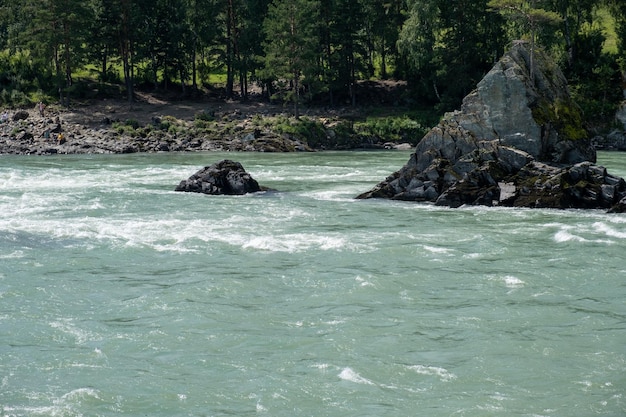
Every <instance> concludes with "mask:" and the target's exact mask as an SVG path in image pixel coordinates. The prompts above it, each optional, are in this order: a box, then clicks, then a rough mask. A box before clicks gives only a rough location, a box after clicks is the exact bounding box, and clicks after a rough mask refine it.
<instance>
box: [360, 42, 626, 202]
mask: <svg viewBox="0 0 626 417" xmlns="http://www.w3.org/2000/svg"><path fill="white" fill-rule="evenodd" d="M529 54H530V52H529V51H528V50H527V49H526V48H525V46H524V45H523V44H519V45H516V46H514V47H513V48H512V49H511V50H510V51H509V52H507V53H506V54H505V55H504V57H503V58H502V59H501V60H500V61H499V62H498V63H497V64H496V65H495V66H494V67H493V69H492V70H491V71H490V72H489V73H488V74H487V75H486V76H485V77H484V78H483V79H482V80H481V81H480V82H479V83H478V86H477V88H476V90H474V91H473V92H472V93H470V94H469V95H468V96H466V97H465V99H464V100H463V104H462V106H461V109H460V110H457V111H454V112H451V113H447V114H446V115H445V116H444V117H443V119H442V120H441V122H440V123H439V125H437V126H436V127H434V128H433V129H431V131H430V132H429V133H427V134H426V136H424V138H422V140H421V141H420V142H419V143H418V145H417V147H416V149H415V152H414V153H413V154H412V155H411V157H410V159H409V161H408V162H407V164H406V165H405V166H404V167H402V168H401V169H400V170H399V171H397V172H395V173H394V174H392V175H391V176H389V177H388V178H387V179H385V180H384V181H382V182H381V183H379V184H378V185H377V186H375V187H374V188H373V189H372V190H370V191H368V192H365V193H363V194H361V195H359V196H358V197H357V198H390V199H397V200H408V201H428V202H434V203H435V204H437V205H442V206H449V207H459V206H461V205H464V204H470V205H488V206H489V205H497V204H500V205H507V206H521V207H555V208H572V207H580V208H610V207H613V206H614V205H616V204H617V203H618V202H619V201H620V200H622V199H623V198H624V197H626V183H624V180H622V179H621V178H617V177H614V176H611V175H609V174H608V173H607V172H606V170H605V169H604V168H603V167H598V166H596V165H594V162H595V161H596V153H595V149H594V147H593V146H592V143H591V139H590V138H589V136H588V135H587V133H586V131H585V130H584V129H583V127H582V117H581V114H580V110H579V109H578V107H577V106H576V104H575V103H574V102H573V101H572V99H571V97H570V95H569V91H568V88H567V83H566V80H565V77H564V76H563V74H562V73H561V71H560V70H559V68H558V67H557V66H556V64H555V63H553V62H552V61H550V60H549V59H548V58H547V57H546V56H544V55H543V54H541V53H537V52H535V58H534V65H535V67H534V71H530V68H529V64H530V55H529ZM531 73H533V76H532V78H531V75H530V74H531Z"/></svg>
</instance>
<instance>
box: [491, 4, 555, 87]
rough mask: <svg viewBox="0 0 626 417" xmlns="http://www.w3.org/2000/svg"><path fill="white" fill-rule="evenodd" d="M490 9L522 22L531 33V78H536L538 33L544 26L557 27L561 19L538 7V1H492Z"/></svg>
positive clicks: (553, 13) (551, 12)
mask: <svg viewBox="0 0 626 417" xmlns="http://www.w3.org/2000/svg"><path fill="white" fill-rule="evenodd" d="M489 7H491V8H493V9H495V10H498V11H500V13H502V14H503V15H504V16H506V17H509V18H511V19H516V20H520V21H521V22H522V23H523V24H524V25H525V26H526V28H527V30H528V31H529V32H530V78H531V79H532V78H533V76H534V70H535V66H534V62H533V61H534V55H535V44H536V42H537V32H538V31H539V29H540V28H541V26H542V25H556V24H558V23H560V22H561V17H560V16H559V15H558V14H557V13H555V12H553V11H549V10H545V9H542V8H540V7H538V0H528V1H522V2H520V1H519V0H490V1H489Z"/></svg>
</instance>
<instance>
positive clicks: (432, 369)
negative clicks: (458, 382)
mask: <svg viewBox="0 0 626 417" xmlns="http://www.w3.org/2000/svg"><path fill="white" fill-rule="evenodd" d="M408 368H409V369H410V370H412V371H415V372H416V373H418V374H420V375H428V376H436V377H438V378H439V379H441V380H442V381H444V382H448V381H451V380H453V379H456V378H457V377H456V375H454V374H453V373H451V372H449V371H448V370H447V369H445V368H440V367H437V366H424V365H412V366H409V367H408Z"/></svg>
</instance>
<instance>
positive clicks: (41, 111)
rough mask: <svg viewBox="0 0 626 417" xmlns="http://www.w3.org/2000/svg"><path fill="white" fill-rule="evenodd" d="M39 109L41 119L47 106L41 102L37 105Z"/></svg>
mask: <svg viewBox="0 0 626 417" xmlns="http://www.w3.org/2000/svg"><path fill="white" fill-rule="evenodd" d="M37 107H38V108H39V115H40V116H41V117H43V112H44V110H45V109H46V105H45V104H43V102H41V101H40V102H39V104H38V105H37Z"/></svg>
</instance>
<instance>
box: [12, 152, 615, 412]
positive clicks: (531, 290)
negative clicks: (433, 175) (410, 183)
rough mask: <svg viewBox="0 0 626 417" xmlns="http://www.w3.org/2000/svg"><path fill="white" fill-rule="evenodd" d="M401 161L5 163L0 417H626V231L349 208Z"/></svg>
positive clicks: (485, 212)
mask: <svg viewBox="0 0 626 417" xmlns="http://www.w3.org/2000/svg"><path fill="white" fill-rule="evenodd" d="M227 157H230V158H232V159H235V160H237V161H240V162H241V163H242V164H243V165H244V167H245V168H246V170H247V171H248V172H250V173H251V174H252V175H253V176H254V177H255V178H256V179H257V180H258V181H259V182H260V183H261V184H262V185H266V186H269V187H272V188H275V189H277V190H279V191H278V192H271V193H265V194H257V195H248V196H242V197H229V196H206V195H200V194H188V193H175V192H173V191H172V190H173V189H174V187H175V186H176V185H177V184H178V182H179V181H180V180H182V179H185V178H187V177H189V176H190V175H191V174H193V173H194V172H196V171H197V170H198V169H199V168H201V167H202V166H204V165H208V164H211V163H213V162H217V161H218V160H220V159H224V158H227ZM407 159H408V153H404V152H349V153H348V152H346V153H340V152H338V153H315V154H289V155H284V154H215V153H213V154H159V155H126V156H55V157H15V156H12V157H0V187H1V188H0V416H2V417H8V416H150V417H154V416H168V417H169V416H252V415H261V416H285V417H287V416H289V417H291V416H329V417H341V416H354V417H363V416H372V417H376V416H393V417H397V416H425V417H431V416H435V417H437V416H476V417H484V416H562V417H577V416H580V417H588V416H614V417H618V416H619V417H623V416H624V415H626V301H625V300H626V265H625V264H624V258H625V249H626V215H609V214H604V213H603V212H601V211H577V210H568V211H557V210H526V209H506V208H477V207H468V208H461V209H456V210H452V209H447V208H440V207H434V206H431V205H424V204H413V203H406V202H391V201H381V200H354V199H353V197H354V196H355V195H357V194H358V193H360V192H363V191H366V190H368V189H369V188H371V187H372V186H373V185H374V184H376V183H377V182H379V181H380V180H382V179H383V178H385V177H386V176H387V175H388V174H390V173H391V172H393V171H395V170H396V169H398V168H399V167H400V166H402V165H403V164H404V163H405V162H406V160H407ZM600 162H601V163H602V164H604V165H605V166H607V167H608V168H609V171H610V172H611V173H614V174H617V175H620V176H626V155H625V154H618V153H603V154H601V155H600Z"/></svg>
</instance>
